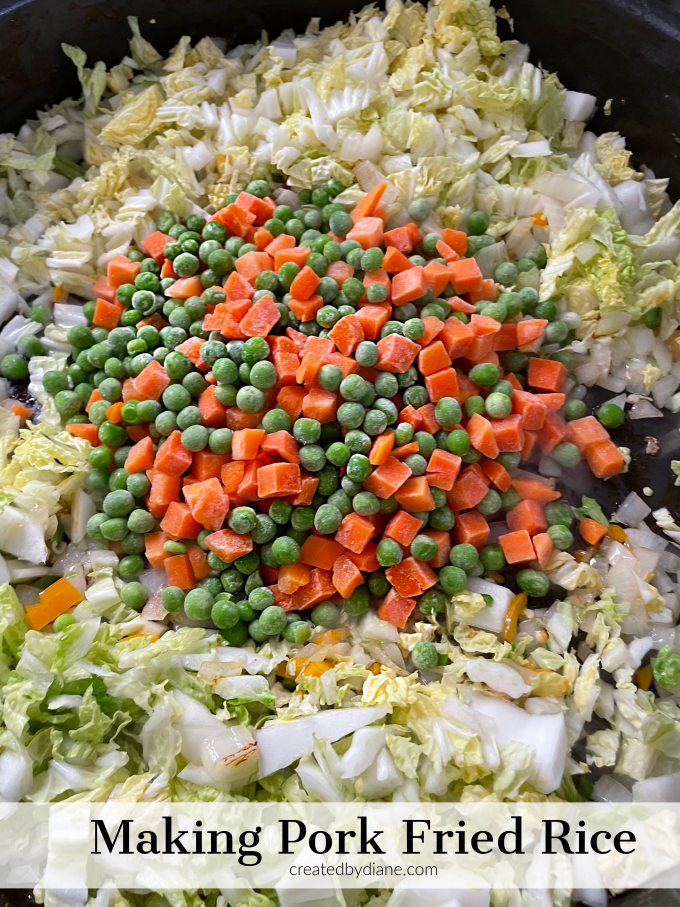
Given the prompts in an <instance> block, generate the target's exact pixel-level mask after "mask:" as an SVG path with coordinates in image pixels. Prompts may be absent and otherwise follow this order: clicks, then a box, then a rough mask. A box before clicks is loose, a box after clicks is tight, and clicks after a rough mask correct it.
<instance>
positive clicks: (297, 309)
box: [288, 294, 323, 321]
mask: <svg viewBox="0 0 680 907" xmlns="http://www.w3.org/2000/svg"><path fill="white" fill-rule="evenodd" d="M322 306H323V299H322V298H321V296H318V295H316V294H315V295H314V296H310V297H309V299H289V300H288V308H289V309H290V310H291V312H292V313H293V314H294V315H295V317H296V318H298V319H299V320H300V321H312V320H313V319H314V318H316V313H317V312H318V311H319V309H320V308H321V307H322Z"/></svg>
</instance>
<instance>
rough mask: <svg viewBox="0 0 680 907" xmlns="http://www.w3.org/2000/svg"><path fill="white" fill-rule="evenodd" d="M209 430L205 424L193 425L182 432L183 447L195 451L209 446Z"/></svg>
mask: <svg viewBox="0 0 680 907" xmlns="http://www.w3.org/2000/svg"><path fill="white" fill-rule="evenodd" d="M208 438H209V432H208V429H207V428H205V426H203V425H191V426H189V428H186V429H185V430H184V431H183V432H182V434H181V442H182V447H184V449H185V450H190V451H192V452H194V453H196V452H198V451H199V450H204V449H205V448H206V447H207V446H208Z"/></svg>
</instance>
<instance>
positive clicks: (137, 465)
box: [125, 437, 154, 472]
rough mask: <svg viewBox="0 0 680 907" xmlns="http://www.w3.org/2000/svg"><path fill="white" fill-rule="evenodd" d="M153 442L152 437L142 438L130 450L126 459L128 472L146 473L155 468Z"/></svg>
mask: <svg viewBox="0 0 680 907" xmlns="http://www.w3.org/2000/svg"><path fill="white" fill-rule="evenodd" d="M153 460H154V452H153V441H152V440H151V438H150V437H146V438H142V440H141V441H138V442H137V443H136V444H135V445H134V446H133V447H131V448H130V450H129V452H128V455H127V457H126V458H125V469H126V470H127V471H128V472H145V471H146V470H147V469H151V468H152V467H153Z"/></svg>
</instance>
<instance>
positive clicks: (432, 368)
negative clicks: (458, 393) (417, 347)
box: [418, 325, 458, 390]
mask: <svg viewBox="0 0 680 907" xmlns="http://www.w3.org/2000/svg"><path fill="white" fill-rule="evenodd" d="M442 326H443V325H442ZM450 365H451V358H450V357H449V354H448V353H447V352H446V349H445V347H444V344H443V343H442V342H441V340H435V341H434V343H431V344H430V345H429V346H426V347H425V348H424V349H422V350H421V351H420V353H418V371H419V372H420V373H421V375H425V376H427V375H433V374H434V373H435V372H438V371H441V370H442V369H445V368H449V366H450ZM457 389H458V388H457V387H456V390H457Z"/></svg>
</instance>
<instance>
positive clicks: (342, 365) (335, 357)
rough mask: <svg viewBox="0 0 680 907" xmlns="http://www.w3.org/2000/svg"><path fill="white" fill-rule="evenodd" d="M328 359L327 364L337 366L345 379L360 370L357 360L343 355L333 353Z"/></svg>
mask: <svg viewBox="0 0 680 907" xmlns="http://www.w3.org/2000/svg"><path fill="white" fill-rule="evenodd" d="M404 339H406V338H404ZM326 358H327V363H326V364H327V365H337V367H338V368H339V369H340V371H341V372H342V377H343V378H346V377H347V376H348V375H353V374H354V373H355V372H357V371H358V370H359V363H358V362H357V361H356V359H350V357H349V356H343V355H342V353H331V354H330V356H327V357H326Z"/></svg>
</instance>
